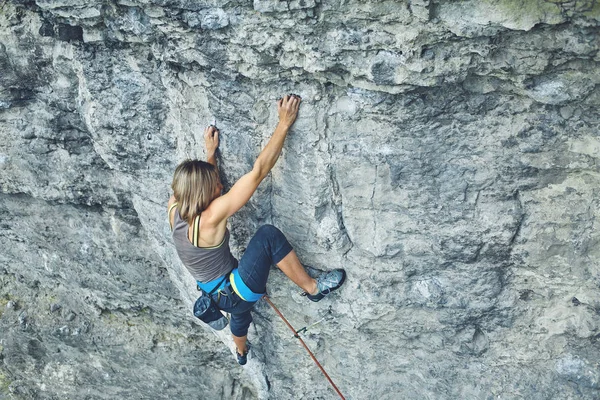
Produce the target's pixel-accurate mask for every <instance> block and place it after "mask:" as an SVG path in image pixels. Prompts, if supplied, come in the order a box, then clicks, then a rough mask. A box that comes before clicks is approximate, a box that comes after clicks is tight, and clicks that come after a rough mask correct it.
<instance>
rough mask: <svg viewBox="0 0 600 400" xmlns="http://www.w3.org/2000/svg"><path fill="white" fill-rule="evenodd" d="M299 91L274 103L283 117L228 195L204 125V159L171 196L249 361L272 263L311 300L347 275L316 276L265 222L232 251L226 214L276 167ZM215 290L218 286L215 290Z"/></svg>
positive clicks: (179, 227)
mask: <svg viewBox="0 0 600 400" xmlns="http://www.w3.org/2000/svg"><path fill="white" fill-rule="evenodd" d="M300 102H301V98H300V97H299V96H297V95H287V96H285V97H284V98H282V99H280V100H279V101H278V102H277V111H278V114H279V123H278V124H277V128H276V129H275V132H274V133H273V135H272V136H271V139H270V140H269V142H268V143H267V145H266V146H265V148H264V149H263V150H262V151H261V153H260V155H259V156H258V158H257V159H256V162H255V163H254V167H253V168H252V170H251V171H250V172H248V173H247V174H246V175H244V176H242V177H241V178H240V179H239V180H238V181H237V182H236V183H235V184H234V185H233V187H232V188H231V190H229V192H227V193H226V194H224V195H221V190H222V189H223V186H222V185H221V182H220V181H219V174H218V170H217V161H216V158H215V152H216V150H217V147H218V145H219V130H218V129H217V128H216V127H215V126H212V125H211V126H209V127H207V128H206V130H205V131H204V139H205V142H206V152H207V157H208V159H207V162H204V161H200V160H186V161H184V162H182V163H181V164H179V165H178V166H177V168H176V170H175V174H174V176H173V183H172V185H171V188H172V189H173V193H174V194H173V196H171V199H170V200H169V206H168V207H169V208H168V210H169V221H170V223H171V227H172V229H173V240H174V242H175V248H176V249H177V253H178V255H179V257H180V259H181V261H182V262H183V264H184V265H185V267H186V268H187V269H188V271H189V272H190V273H191V274H192V276H193V277H194V278H195V279H196V281H197V282H198V286H199V288H200V289H202V290H203V292H204V293H210V292H211V291H212V294H210V296H212V298H213V300H214V301H215V303H216V305H217V307H218V308H219V309H221V310H223V311H225V312H227V313H230V314H231V320H230V326H231V333H232V335H233V341H234V342H235V345H236V348H237V361H238V363H239V364H241V365H244V364H246V360H247V354H248V350H249V347H248V344H247V342H246V337H247V334H248V327H249V326H250V323H251V322H252V315H251V313H250V311H251V309H252V307H253V306H254V304H255V303H256V301H258V299H260V297H262V295H263V294H264V293H265V292H266V284H267V278H268V275H269V269H270V267H271V265H277V267H279V269H280V270H281V271H283V273H284V274H285V275H287V277H288V278H290V279H291V280H292V282H294V283H295V284H296V285H298V286H300V288H302V289H303V290H304V291H305V293H306V297H308V298H309V299H310V300H312V301H319V300H321V299H322V298H323V297H324V296H325V295H327V294H329V293H331V292H332V291H334V290H336V289H338V288H339V287H340V286H341V285H342V284H343V282H344V280H345V277H346V274H345V272H344V270H342V269H337V270H333V271H329V272H326V273H323V274H322V275H320V276H319V277H318V278H317V279H313V278H311V277H310V276H309V275H308V274H307V273H306V271H305V270H304V267H303V266H302V264H300V261H299V260H298V257H297V256H296V252H295V251H294V250H293V249H292V246H291V245H290V244H289V242H288V241H287V239H286V238H285V236H284V235H283V233H281V231H280V230H279V229H277V228H275V227H274V226H272V225H264V226H262V227H260V228H259V229H258V231H257V232H256V234H255V235H254V236H253V237H252V239H251V240H250V243H248V246H247V247H246V251H245V252H244V255H243V256H242V257H241V259H240V260H239V262H238V260H236V259H235V257H233V255H232V254H231V252H230V250H229V230H228V229H227V219H228V218H229V217H231V216H232V215H233V214H234V213H236V212H237V211H238V210H239V209H240V208H242V207H243V206H244V205H245V204H246V203H247V202H248V200H250V197H252V194H253V193H254V192H255V191H256V188H257V187H258V185H259V184H260V183H261V182H262V180H263V179H264V178H265V177H266V176H267V175H268V174H269V171H271V169H272V168H273V166H274V165H275V163H276V162H277V159H278V158H279V154H280V153H281V149H282V147H283V142H284V140H285V137H286V136H287V134H288V131H289V129H290V127H291V126H292V124H293V123H294V121H295V120H296V117H297V115H298V109H299V107H300ZM212 289H215V290H212Z"/></svg>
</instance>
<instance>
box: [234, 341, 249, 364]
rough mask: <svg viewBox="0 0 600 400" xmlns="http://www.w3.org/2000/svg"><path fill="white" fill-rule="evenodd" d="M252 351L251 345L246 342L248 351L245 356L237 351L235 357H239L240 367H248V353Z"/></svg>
mask: <svg viewBox="0 0 600 400" xmlns="http://www.w3.org/2000/svg"><path fill="white" fill-rule="evenodd" d="M249 351H250V343H249V342H246V351H245V352H244V354H243V355H242V354H240V353H238V351H237V348H236V349H235V355H236V356H237V362H238V364H240V365H246V363H247V362H248V352H249Z"/></svg>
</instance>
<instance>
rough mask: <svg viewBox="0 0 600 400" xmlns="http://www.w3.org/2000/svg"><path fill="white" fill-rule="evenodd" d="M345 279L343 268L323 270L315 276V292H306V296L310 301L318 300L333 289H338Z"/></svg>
mask: <svg viewBox="0 0 600 400" xmlns="http://www.w3.org/2000/svg"><path fill="white" fill-rule="evenodd" d="M345 280H346V271H344V270H343V269H334V270H333V271H329V272H324V273H323V274H321V275H319V277H318V278H317V289H318V290H319V291H318V292H317V294H314V295H313V294H308V293H306V297H308V298H309V299H310V300H312V301H319V300H321V299H322V298H323V297H325V296H327V295H328V294H329V293H331V292H333V291H334V290H337V289H339V288H340V287H341V286H342V285H343V284H344V281H345Z"/></svg>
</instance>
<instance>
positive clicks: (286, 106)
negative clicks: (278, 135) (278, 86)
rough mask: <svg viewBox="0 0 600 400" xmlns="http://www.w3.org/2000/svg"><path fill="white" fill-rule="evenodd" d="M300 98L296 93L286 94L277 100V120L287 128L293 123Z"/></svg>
mask: <svg viewBox="0 0 600 400" xmlns="http://www.w3.org/2000/svg"><path fill="white" fill-rule="evenodd" d="M301 101H302V98H301V97H300V96H298V95H296V94H288V95H286V96H284V97H283V98H282V99H279V100H278V101H277V113H278V114H279V122H281V123H282V124H284V125H286V126H287V127H288V128H289V127H290V126H292V125H293V124H294V121H296V117H297V116H298V109H299V108H300V102H301Z"/></svg>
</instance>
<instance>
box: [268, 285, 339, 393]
mask: <svg viewBox="0 0 600 400" xmlns="http://www.w3.org/2000/svg"><path fill="white" fill-rule="evenodd" d="M263 297H264V299H265V300H266V301H267V303H269V305H270V306H271V307H272V308H273V310H275V312H276V313H277V315H279V316H280V317H281V319H282V320H283V322H285V324H286V325H287V326H288V328H290V329H291V330H292V332H294V337H295V338H297V339H298V340H299V341H300V343H302V346H304V348H305V349H306V351H308V354H309V355H310V357H311V358H312V359H313V361H314V362H315V364H317V366H318V367H319V368H320V369H321V372H323V375H325V378H327V380H328V381H329V383H331V386H333V388H334V389H335V391H336V392H337V394H338V395H339V396H340V397H341V398H342V399H343V400H346V398H345V397H344V395H343V394H342V392H340V390H339V389H338V387H337V386H335V383H333V381H332V380H331V378H330V377H329V375H327V372H325V369H324V368H323V367H322V366H321V364H320V363H319V361H317V359H316V357H315V356H314V354H313V353H312V351H310V349H309V348H308V346H307V345H306V343H304V340H302V338H301V337H300V335H298V333H299V332H300V331H302V329H300V330H299V331H296V330H295V329H294V327H293V326H292V325H291V324H290V323H289V322H288V320H287V319H285V317H284V316H283V314H282V313H281V311H279V310H278V309H277V307H275V304H273V302H272V301H271V299H270V298H269V296H267V295H266V294H265V295H264V296H263ZM319 322H320V321H319ZM313 325H314V324H313Z"/></svg>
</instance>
